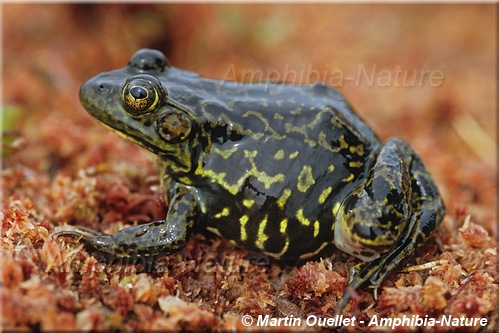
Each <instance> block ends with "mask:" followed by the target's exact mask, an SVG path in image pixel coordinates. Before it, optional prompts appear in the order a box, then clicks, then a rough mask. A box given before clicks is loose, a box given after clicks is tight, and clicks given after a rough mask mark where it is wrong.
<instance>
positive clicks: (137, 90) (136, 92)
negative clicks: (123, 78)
mask: <svg viewBox="0 0 499 333" xmlns="http://www.w3.org/2000/svg"><path fill="white" fill-rule="evenodd" d="M130 95H132V96H133V97H134V98H135V99H144V98H146V97H147V91H146V90H145V89H144V88H142V87H133V88H132V89H130Z"/></svg>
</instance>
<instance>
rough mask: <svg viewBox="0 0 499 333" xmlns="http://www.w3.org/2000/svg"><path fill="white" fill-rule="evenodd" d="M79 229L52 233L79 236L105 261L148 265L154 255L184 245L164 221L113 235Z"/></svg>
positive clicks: (126, 229) (166, 252)
mask: <svg viewBox="0 0 499 333" xmlns="http://www.w3.org/2000/svg"><path fill="white" fill-rule="evenodd" d="M79 229H80V230H62V231H59V232H56V233H55V234H54V235H53V237H72V238H78V239H79V240H81V241H82V242H83V243H84V244H85V246H86V247H87V249H89V250H90V251H91V252H94V253H96V258H98V259H99V260H100V261H103V262H105V263H125V264H127V263H143V264H144V265H147V267H150V265H151V263H153V261H154V259H155V258H157V257H159V256H164V255H167V254H169V253H171V252H174V251H175V250H177V249H178V248H179V247H180V246H182V245H183V241H182V240H180V239H179V237H178V236H179V235H178V234H179V233H178V231H176V230H171V228H168V226H167V224H166V222H165V221H156V222H151V223H148V224H144V225H139V226H134V227H129V228H125V229H122V230H120V231H118V232H116V233H114V234H112V235H106V234H102V233H99V232H97V231H94V230H92V229H88V228H84V227H79ZM145 267H146V266H145Z"/></svg>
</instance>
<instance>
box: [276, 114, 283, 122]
mask: <svg viewBox="0 0 499 333" xmlns="http://www.w3.org/2000/svg"><path fill="white" fill-rule="evenodd" d="M274 119H275V120H284V116H283V115H282V114H280V113H274Z"/></svg>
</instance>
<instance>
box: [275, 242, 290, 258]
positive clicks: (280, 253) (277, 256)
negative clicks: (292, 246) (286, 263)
mask: <svg viewBox="0 0 499 333" xmlns="http://www.w3.org/2000/svg"><path fill="white" fill-rule="evenodd" d="M288 248H289V238H286V242H285V243H284V246H283V247H282V250H281V252H279V253H277V255H274V258H277V259H279V258H280V257H282V255H283V254H284V253H286V251H287V250H288Z"/></svg>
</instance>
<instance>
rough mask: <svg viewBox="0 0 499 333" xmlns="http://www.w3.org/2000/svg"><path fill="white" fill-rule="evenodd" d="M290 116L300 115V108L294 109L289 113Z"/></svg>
mask: <svg viewBox="0 0 499 333" xmlns="http://www.w3.org/2000/svg"><path fill="white" fill-rule="evenodd" d="M289 113H290V114H292V115H294V116H297V115H300V114H301V108H296V109H294V110H291V111H289Z"/></svg>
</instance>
